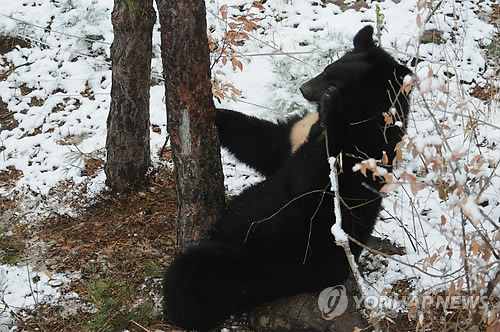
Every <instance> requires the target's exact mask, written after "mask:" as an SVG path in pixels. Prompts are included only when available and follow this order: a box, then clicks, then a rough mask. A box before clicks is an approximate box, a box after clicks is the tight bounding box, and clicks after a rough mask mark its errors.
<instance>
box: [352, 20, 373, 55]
mask: <svg viewBox="0 0 500 332" xmlns="http://www.w3.org/2000/svg"><path fill="white" fill-rule="evenodd" d="M353 44H354V51H355V52H362V51H366V50H368V49H370V48H372V47H375V43H374V42H373V28H372V26H371V25H367V26H365V27H364V28H363V29H361V30H359V31H358V33H357V34H356V36H355V37H354V42H353Z"/></svg>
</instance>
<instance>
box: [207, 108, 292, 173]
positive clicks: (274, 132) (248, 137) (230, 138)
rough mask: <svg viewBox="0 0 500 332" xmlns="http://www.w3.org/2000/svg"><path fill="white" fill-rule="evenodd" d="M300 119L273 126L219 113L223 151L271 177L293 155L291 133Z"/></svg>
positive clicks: (265, 122) (248, 117)
mask: <svg viewBox="0 0 500 332" xmlns="http://www.w3.org/2000/svg"><path fill="white" fill-rule="evenodd" d="M300 119H301V117H300V116H293V117H290V118H288V119H287V120H285V121H280V122H277V123H274V122H269V121H265V120H262V119H259V118H256V117H253V116H248V115H245V114H243V113H239V112H235V111H231V110H223V109H218V110H217V117H216V124H217V128H218V129H219V139H220V142H221V145H222V146H223V147H225V148H227V149H228V150H229V151H230V152H232V153H233V154H234V155H235V157H236V158H238V160H240V161H242V162H244V163H245V164H247V165H248V166H251V167H253V168H254V169H256V170H257V171H259V172H260V173H262V174H263V175H265V176H270V175H272V174H274V173H275V172H276V170H277V169H278V168H279V167H280V166H281V164H282V163H283V161H284V160H285V159H287V158H288V157H289V156H290V155H291V148H292V146H291V143H290V131H291V129H292V127H293V125H294V124H295V123H296V122H297V121H299V120H300Z"/></svg>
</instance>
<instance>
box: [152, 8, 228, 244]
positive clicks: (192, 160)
mask: <svg viewBox="0 0 500 332" xmlns="http://www.w3.org/2000/svg"><path fill="white" fill-rule="evenodd" d="M157 6H158V11H159V13H160V24H161V30H162V37H161V46H162V61H163V76H164V78H165V97H166V102H167V118H168V132H169V134H170V139H171V146H172V155H173V160H174V166H175V177H176V183H177V197H178V201H179V226H178V234H177V245H178V247H179V248H180V249H181V250H183V249H185V248H186V247H188V246H189V245H191V244H192V243H193V242H196V241H198V240H200V239H202V238H205V237H206V236H207V233H208V230H210V228H211V226H212V225H213V224H214V223H215V221H216V220H217V218H218V217H219V216H220V214H221V211H222V209H223V207H224V183H223V176H222V166H221V161H220V147H219V139H218V135H217V130H216V127H215V106H214V103H213V99H212V87H211V83H210V60H209V49H208V40H207V29H206V17H205V16H206V11H205V2H204V1H203V0H177V1H174V0H157Z"/></svg>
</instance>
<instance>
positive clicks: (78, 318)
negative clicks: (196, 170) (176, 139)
mask: <svg viewBox="0 0 500 332" xmlns="http://www.w3.org/2000/svg"><path fill="white" fill-rule="evenodd" d="M152 179H153V181H152V182H151V184H150V185H149V186H146V187H143V188H141V189H140V190H139V191H138V192H134V193H128V194H119V195H118V194H105V195H103V196H102V197H101V198H100V199H99V200H98V201H97V202H96V203H94V204H91V205H90V206H88V207H87V208H84V209H82V210H81V212H80V214H79V215H78V216H77V217H71V216H68V215H65V214H56V215H54V216H53V217H50V218H47V219H44V220H41V221H39V222H36V223H34V224H24V225H18V226H17V227H16V228H15V230H14V231H15V234H16V235H17V236H18V237H19V238H23V239H25V241H26V242H27V243H28V244H33V242H40V241H41V242H43V243H44V244H45V248H44V250H43V252H41V253H40V252H39V253H38V254H41V255H43V257H41V258H40V257H39V258H38V260H39V261H41V262H42V265H44V266H45V268H46V270H47V272H46V273H48V274H52V273H56V272H57V273H64V274H65V275H71V274H72V273H75V272H77V273H79V274H80V277H79V278H76V279H75V280H72V282H71V283H70V284H69V285H67V286H65V287H64V288H63V289H62V292H63V294H67V293H70V292H76V293H77V294H78V301H76V302H75V301H74V300H72V301H68V302H65V301H64V300H61V301H60V302H59V303H56V304H50V305H49V304H40V305H38V306H37V307H36V308H35V309H31V310H26V309H23V310H22V311H21V312H20V313H19V314H18V315H17V316H16V318H17V319H16V322H17V327H18V328H19V330H20V331H35V330H42V331H68V332H69V331H82V330H86V329H87V330H91V329H90V328H89V324H90V323H92V322H96V321H97V322H98V317H97V316H96V313H95V312H92V310H89V304H90V305H91V308H92V309H93V310H97V311H98V312H99V310H100V309H101V308H99V306H100V305H103V304H102V303H104V302H100V301H98V300H96V298H95V295H93V291H92V289H93V288H92V287H93V286H92V285H95V282H96V281H98V280H104V281H105V282H106V283H105V285H111V286H112V287H108V288H106V289H103V290H102V292H103V294H104V295H106V296H107V297H109V298H110V299H113V301H114V300H116V301H118V302H117V303H118V304H119V305H117V307H116V308H115V309H116V313H115V314H113V313H111V312H108V313H107V314H108V315H109V319H110V325H109V327H116V326H119V327H120V328H129V330H131V331H145V330H141V329H139V327H138V326H147V328H148V329H152V330H154V329H161V330H163V331H169V330H171V328H170V327H169V326H168V325H166V324H165V323H164V322H162V319H161V313H160V307H159V306H158V304H157V303H155V301H156V302H157V299H158V298H160V296H159V294H160V293H161V287H160V284H159V280H160V279H161V274H162V271H163V269H164V267H165V266H167V265H168V263H169V261H170V260H171V259H172V257H173V255H174V252H175V235H176V228H175V227H176V219H177V199H176V195H175V182H174V179H173V174H172V172H171V171H170V170H167V169H162V170H159V171H158V172H156V173H155V174H154V175H153V177H152ZM82 199H83V197H82ZM75 201H78V199H76V200H75ZM35 247H37V246H33V248H35ZM35 254H36V253H34V252H33V250H31V251H30V250H27V251H26V255H35ZM118 285H123V287H125V288H120V289H121V291H120V292H117V290H116V289H117V287H118ZM120 287H121V286H120ZM104 295H103V296H104ZM113 303H114V302H113ZM144 303H148V305H149V306H152V309H151V310H150V312H148V313H147V315H146V314H144V313H142V316H139V317H142V319H143V321H132V320H130V321H127V320H124V319H128V317H135V316H133V315H132V313H134V310H135V309H136V308H138V307H140V306H141V305H143V304H144ZM153 304H154V305H153ZM68 306H69V307H73V309H74V310H73V312H72V314H68V313H67V307H68ZM106 308H107V309H109V308H108V307H106ZM148 308H149V307H148ZM96 317H97V318H96ZM118 318H120V319H121V321H116V322H115V321H114V320H113V319H118ZM111 323H114V324H118V325H113V324H111ZM102 330H113V329H108V328H107V327H106V325H105V324H104V325H103V327H102Z"/></svg>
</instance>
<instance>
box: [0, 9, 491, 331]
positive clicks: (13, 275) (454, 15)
mask: <svg viewBox="0 0 500 332" xmlns="http://www.w3.org/2000/svg"><path fill="white" fill-rule="evenodd" d="M318 2H319V1H313V0H305V1H298V0H292V1H290V0H286V1H285V0H269V1H267V2H266V3H265V7H266V11H265V12H264V13H261V12H259V11H256V10H253V12H254V13H256V15H257V16H258V17H261V18H262V20H261V21H260V22H259V25H260V26H261V28H259V29H257V31H254V32H250V33H249V35H250V40H248V41H245V43H244V45H242V46H240V47H238V48H237V49H236V51H237V54H238V55H240V56H241V58H239V59H240V61H242V63H243V71H240V70H239V69H236V70H233V69H232V67H231V66H230V65H227V66H224V65H222V63H220V62H219V63H217V64H216V65H215V67H214V71H218V74H217V76H218V78H219V80H220V81H222V82H230V83H232V84H234V85H235V86H236V87H237V88H238V89H239V90H241V91H242V95H241V96H240V97H239V100H238V102H234V101H232V100H231V98H225V99H223V100H221V101H220V102H219V101H216V105H217V106H218V107H224V108H230V109H235V110H238V111H240V112H244V113H246V114H252V115H255V116H259V117H263V118H266V119H271V120H272V119H276V118H280V117H283V116H286V115H287V114H290V113H294V112H301V111H303V110H306V109H314V107H315V106H314V105H312V104H310V103H308V102H306V101H305V100H304V99H303V98H302V97H301V95H300V93H299V92H298V90H297V88H298V86H300V84H301V83H302V82H304V81H306V80H307V79H308V78H311V77H313V76H314V75H316V74H317V73H318V72H320V71H321V70H322V69H323V68H324V66H325V65H326V64H328V63H329V62H331V61H333V60H335V59H337V58H338V57H340V56H341V55H342V53H343V52H344V51H345V50H346V49H348V48H350V47H351V43H352V37H353V36H354V34H355V33H356V32H357V31H358V30H359V29H360V28H362V27H363V26H364V25H366V24H372V25H375V20H376V16H375V8H376V6H377V5H378V6H380V9H381V12H382V13H383V15H384V17H383V26H384V29H383V31H382V34H381V41H380V43H381V45H382V46H383V47H384V48H386V49H387V50H388V51H389V52H390V53H392V54H393V55H394V56H395V57H396V58H398V59H399V60H400V61H402V62H404V63H407V64H409V63H410V62H411V61H412V60H414V59H415V58H416V57H417V56H418V59H419V62H418V65H417V67H416V68H412V70H414V72H415V73H416V77H417V81H416V85H415V89H414V93H413V99H414V103H413V105H412V112H411V114H410V119H409V128H408V137H409V138H412V139H413V142H414V146H415V147H416V150H417V152H419V153H423V155H424V157H425V158H429V159H431V158H437V157H438V156H439V149H442V151H441V152H442V154H443V157H444V158H446V159H453V160H454V161H453V165H450V164H445V165H440V167H441V168H440V169H445V168H447V167H452V166H453V167H456V169H455V171H452V172H448V173H445V175H444V176H443V175H442V173H440V172H438V171H437V170H432V169H431V171H429V173H428V174H426V175H425V176H423V177H421V181H422V183H426V184H429V186H427V187H425V188H424V189H421V190H419V191H418V192H417V193H416V195H415V196H412V194H411V192H412V190H411V184H410V183H406V184H405V185H403V186H402V187H400V189H399V190H397V191H396V192H393V193H391V194H390V195H389V196H388V197H387V198H386V199H384V210H383V211H382V214H383V216H384V218H383V219H382V220H381V221H379V222H378V223H377V226H376V230H375V234H376V235H380V236H385V237H388V238H389V239H391V240H392V241H394V242H395V243H397V244H398V245H401V246H403V247H405V248H406V253H405V255H402V256H400V257H397V258H398V259H399V260H400V261H403V262H406V263H407V264H409V265H416V266H419V267H422V265H423V262H424V260H425V259H426V258H428V257H429V256H431V255H432V253H434V252H439V250H438V249H439V248H441V247H442V246H443V245H445V244H446V245H448V246H449V247H450V249H449V250H444V251H442V252H441V253H440V254H439V259H437V260H436V261H435V263H434V264H432V265H431V266H429V267H428V271H429V273H430V274H432V276H431V275H429V274H425V273H422V272H421V271H418V270H416V269H414V268H411V267H409V266H407V265H403V264H401V263H398V262H396V261H392V260H390V261H387V266H386V267H385V268H384V269H381V270H380V271H379V272H373V273H371V274H370V275H368V276H366V278H367V280H368V282H369V283H370V285H371V287H369V288H368V289H370V290H371V292H372V293H371V294H369V295H379V294H380V293H381V292H382V290H383V289H385V288H387V287H388V285H390V284H391V283H392V282H394V281H396V280H400V279H408V280H417V281H416V282H415V292H419V291H423V290H426V289H430V290H437V289H439V288H444V289H446V287H447V285H449V281H450V280H451V279H453V278H454V277H456V276H457V275H458V274H459V271H460V270H461V269H462V260H461V258H460V248H461V237H460V234H461V231H462V230H461V214H460V213H459V212H457V211H459V210H457V209H456V208H453V207H454V206H456V207H459V208H461V209H463V211H464V213H465V215H467V216H468V217H469V218H470V220H471V222H473V223H474V225H475V226H477V225H481V228H482V229H484V230H485V232H486V233H487V234H490V235H491V234H494V232H498V230H495V228H494V226H493V225H492V224H491V223H488V222H484V220H485V218H484V215H486V216H488V218H490V219H491V220H493V221H497V220H499V217H500V208H499V205H498V204H497V202H498V201H499V196H500V170H499V167H498V161H499V160H500V151H499V149H498V145H499V144H500V135H499V127H498V124H499V123H500V112H498V100H499V98H498V95H497V96H496V99H495V100H494V101H493V102H492V103H491V104H487V103H486V102H485V101H482V100H479V99H477V98H474V97H473V96H471V95H470V91H471V89H472V87H473V85H471V84H472V83H473V82H476V83H478V84H481V86H484V85H485V84H486V83H490V84H493V85H495V86H496V88H498V87H499V86H498V85H499V82H498V80H493V81H492V80H491V78H492V77H495V76H494V73H495V70H496V69H498V68H496V69H495V68H494V67H493V66H491V64H489V63H488V62H487V59H486V57H485V51H484V48H485V46H487V45H489V43H490V42H491V40H492V38H493V36H494V34H495V27H494V26H493V25H492V24H489V23H487V22H486V21H485V19H484V13H488V12H489V11H491V5H492V4H494V3H495V1H492V0H486V1H482V2H481V3H477V2H476V1H472V0H465V1H460V2H456V1H444V2H440V5H441V6H440V7H439V8H438V9H437V10H436V12H435V13H433V14H432V15H431V18H430V19H429V20H428V21H426V20H425V19H426V18H427V17H428V16H429V15H430V13H431V9H430V8H426V7H425V6H424V5H425V4H426V3H427V2H426V1H422V0H420V1H417V0H401V1H395V2H392V1H388V0H385V1H383V2H368V8H362V9H361V10H360V11H355V10H353V9H349V10H346V11H344V12H343V11H342V10H341V9H340V8H339V7H338V6H337V5H335V4H330V3H329V4H326V5H325V6H321V5H318ZM350 2H352V1H350ZM206 3H207V10H208V14H207V22H208V26H209V27H210V26H212V27H214V28H215V31H214V32H213V36H214V37H215V38H217V37H220V36H221V35H222V33H223V32H224V23H223V22H221V20H220V17H219V15H218V13H219V7H220V6H221V5H223V4H224V3H226V1H215V0H207V1H206ZM227 3H228V5H234V4H236V3H237V4H239V5H244V4H249V3H251V1H247V0H239V1H227ZM319 3H321V2H319ZM111 10H112V1H105V0H72V1H63V2H55V1H43V0H29V1H28V0H24V1H7V0H0V15H1V19H0V34H1V35H6V36H22V37H24V38H27V39H29V40H31V41H32V47H30V48H22V47H17V48H16V49H14V50H12V51H11V52H9V53H7V54H5V55H3V58H4V59H5V61H3V62H2V61H0V72H4V71H6V70H8V69H9V68H15V69H14V72H13V73H12V74H10V75H9V76H8V77H7V79H5V80H2V81H0V98H1V100H2V101H3V102H4V103H6V104H7V105H8V110H9V111H10V112H12V114H13V116H14V118H15V120H17V121H18V123H19V124H18V126H17V127H16V128H14V129H12V130H6V129H5V128H0V130H1V132H0V146H2V149H1V150H0V171H6V170H8V169H9V168H10V167H14V168H15V169H17V170H19V171H21V172H22V177H21V178H20V179H18V180H17V181H15V184H14V185H13V186H3V187H1V188H0V195H2V196H4V197H12V196H14V195H15V196H22V197H24V199H23V201H22V202H21V203H20V204H22V207H23V209H24V210H25V216H24V219H23V221H24V222H32V221H36V220H37V219H38V218H41V217H42V216H44V215H47V214H49V213H51V212H52V211H64V212H65V213H73V212H72V210H71V208H69V206H68V205H67V204H66V202H67V200H65V199H62V198H56V197H52V196H50V191H51V189H53V188H55V187H57V186H58V185H60V184H61V183H62V182H63V181H68V180H71V181H73V182H74V183H75V184H79V183H82V182H86V183H87V187H88V189H89V191H88V195H89V197H92V196H93V195H97V194H98V193H99V192H100V191H101V190H103V189H104V187H105V185H104V178H105V177H104V174H103V172H102V171H101V172H100V173H99V174H98V175H97V176H96V177H94V178H88V177H85V176H83V175H82V169H83V168H84V162H83V161H84V159H83V158H81V156H82V155H90V156H96V157H97V156H98V155H99V154H101V155H102V154H103V153H104V146H105V145H104V144H105V137H106V118H107V114H108V110H109V101H110V95H109V94H110V88H111V73H110V64H109V61H108V60H109V47H110V44H111V42H112V40H113V33H112V25H111V20H110V16H111ZM229 10H230V12H231V13H239V10H238V9H235V8H229ZM481 12H484V13H483V14H482V15H480V14H481ZM278 17H279V19H277V18H278ZM419 21H420V22H422V26H419ZM48 29H51V32H49V30H48ZM426 29H439V30H441V31H443V39H444V42H443V43H442V44H439V45H437V44H432V43H430V44H420V43H418V40H419V36H421V35H422V32H423V31H424V30H426ZM497 31H498V30H497ZM95 36H100V37H101V38H100V39H98V40H95V41H91V40H89V39H93V38H92V37H95ZM153 41H154V51H155V54H154V55H153V69H152V70H153V73H154V75H155V76H161V73H162V69H161V60H160V56H159V33H158V26H157V25H156V26H155V30H154V36H153ZM9 66H13V67H9ZM479 74H482V76H480V75H479ZM450 75H452V76H451V79H450ZM488 78H489V80H488ZM408 82H409V81H408ZM86 92H87V93H86ZM89 93H90V94H89ZM37 99H40V100H42V101H43V103H39V102H36V101H37ZM150 105H151V123H152V124H154V125H158V126H160V129H161V132H160V133H155V132H151V148H152V158H153V161H154V163H155V164H156V165H159V160H158V157H157V153H156V152H157V151H158V150H159V149H160V148H161V147H162V146H163V144H164V142H165V136H166V112H165V102H164V90H163V86H162V85H157V86H153V87H151V102H150ZM470 119H477V121H469V120H470ZM436 123H438V124H440V125H443V126H442V130H443V132H444V134H445V136H443V135H441V134H439V133H437V132H436ZM444 125H446V127H445V126H444ZM473 125H477V127H476V128H471V126H473ZM471 135H475V136H476V137H475V138H474V140H472V139H471V137H472V136H471ZM443 137H446V141H443ZM408 141H410V140H408ZM483 141H485V142H486V143H485V144H486V145H485V146H483V145H481V144H482V142H483ZM471 142H473V143H471ZM478 154H479V155H481V156H482V158H483V159H484V161H485V162H484V163H483V164H482V165H481V166H478V167H479V168H478V173H476V174H475V175H474V177H473V178H471V177H470V176H469V177H468V175H469V173H465V172H464V171H463V169H464V167H465V166H467V167H469V168H473V167H474V165H468V162H469V161H470V160H471V159H472V158H473V157H474V156H475V155H478ZM469 155H470V156H469ZM222 158H223V162H224V172H225V176H226V187H227V189H228V191H229V192H230V193H231V194H238V193H239V192H241V190H243V189H244V188H245V187H246V186H248V185H252V184H254V183H257V182H258V181H261V180H262V177H261V176H260V175H259V174H257V172H255V171H254V170H252V169H250V168H248V167H246V166H245V165H242V164H240V163H238V162H237V161H236V160H235V159H234V158H233V157H232V156H231V155H230V154H229V153H227V152H223V157H222ZM434 162H437V161H436V160H434ZM400 164H401V165H400V168H399V169H398V170H396V173H397V174H402V173H403V172H407V173H408V174H414V172H421V171H422V169H423V168H431V166H430V165H431V163H429V164H428V165H427V164H426V165H425V167H424V165H422V161H421V160H420V159H419V158H415V156H412V155H411V154H410V153H406V154H405V155H404V160H403V162H402V163H400ZM495 165H496V166H495ZM451 175H455V176H451ZM488 178H490V180H489V181H490V182H489V185H488V186H486V187H484V190H482V189H479V187H478V186H476V187H474V186H473V184H474V183H480V182H481V181H483V183H484V181H485V179H488ZM438 181H443V183H446V184H447V185H449V186H450V187H453V186H456V188H457V189H454V191H451V193H450V194H449V196H448V199H447V201H445V200H443V199H442V198H440V195H439V193H438V192H437V191H436V190H434V189H432V187H431V186H430V184H432V183H437V182H438ZM464 187H465V188H464ZM460 188H462V190H464V189H465V190H469V191H470V193H471V195H470V197H469V198H468V199H463V196H462V195H461V193H460V190H461V189H460ZM40 197H45V199H46V200H45V201H44V202H41V198H40ZM70 197H71V194H70V195H69V198H67V199H70ZM474 198H477V199H474ZM485 202H488V204H487V205H484V204H482V203H485ZM479 203H481V205H478V204H479ZM443 218H444V219H445V220H446V223H445V224H442V221H443ZM465 228H466V232H470V233H472V232H475V229H474V228H473V226H472V225H471V224H470V223H467V224H466V227H465ZM407 231H411V233H412V234H413V236H414V238H409V237H408V235H407ZM497 241H498V240H497ZM416 242H417V243H418V245H415V243H416ZM496 243H497V244H498V242H496ZM497 248H498V247H497ZM477 261H478V262H477V264H478V269H479V268H483V267H485V266H487V264H488V263H491V260H490V261H484V262H480V261H479V259H478V260H477ZM28 270H30V271H31V270H32V268H31V267H27V266H25V265H24V266H23V265H20V266H6V265H3V266H0V280H2V282H1V283H0V292H1V293H2V294H3V299H4V300H5V302H6V303H7V304H8V305H9V307H12V308H15V307H25V306H33V305H34V304H35V302H34V301H33V296H28V294H31V290H30V288H29V285H30V282H29V276H31V277H33V275H34V274H35V273H38V275H39V276H40V278H41V279H40V281H39V282H38V283H36V287H37V288H38V292H37V296H38V300H37V301H44V300H49V299H50V300H51V301H53V300H57V297H58V296H59V295H58V294H59V293H58V288H57V287H52V286H50V280H49V278H48V277H47V275H46V274H45V273H43V272H40V271H31V272H30V274H28ZM443 273H445V274H447V276H445V277H443V276H441V277H439V275H442V274H443ZM493 273H494V269H490V276H491V274H493ZM52 278H55V277H54V276H52ZM57 278H58V279H60V280H64V277H63V276H57ZM332 286H334V285H332ZM4 318H5V319H8V317H4ZM6 324H8V322H7V321H6V322H5V323H4V325H5V326H7V325H6Z"/></svg>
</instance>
